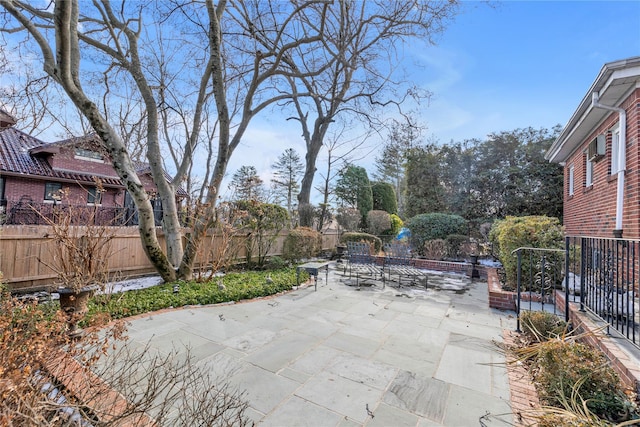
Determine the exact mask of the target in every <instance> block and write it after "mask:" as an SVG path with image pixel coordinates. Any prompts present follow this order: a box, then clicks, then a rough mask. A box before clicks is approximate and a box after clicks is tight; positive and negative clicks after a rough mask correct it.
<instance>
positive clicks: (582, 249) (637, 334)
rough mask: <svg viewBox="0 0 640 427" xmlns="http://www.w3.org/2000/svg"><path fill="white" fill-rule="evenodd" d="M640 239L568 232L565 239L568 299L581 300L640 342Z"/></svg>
mask: <svg viewBox="0 0 640 427" xmlns="http://www.w3.org/2000/svg"><path fill="white" fill-rule="evenodd" d="M638 245H639V242H637V241H633V240H624V239H606V238H594V237H577V236H571V237H567V239H566V247H567V251H566V252H567V253H566V258H567V261H566V264H567V267H566V270H567V272H568V273H567V275H566V280H565V287H566V288H567V289H568V292H567V300H570V301H573V302H577V303H579V304H580V310H582V311H590V312H592V313H594V314H595V315H597V316H598V317H600V318H601V319H602V320H604V321H605V322H606V323H607V333H611V330H610V328H613V329H615V330H616V331H617V332H618V333H620V334H621V335H622V336H624V337H626V338H627V339H629V340H630V341H631V342H633V343H634V344H635V345H637V346H639V345H640V326H639V323H640V322H639V317H638V316H639V314H640V313H639V312H638V311H639V310H638V278H639V275H638V272H639V266H640V265H639V264H638V262H639V260H638V249H639V246H638Z"/></svg>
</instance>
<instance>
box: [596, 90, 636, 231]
mask: <svg viewBox="0 0 640 427" xmlns="http://www.w3.org/2000/svg"><path fill="white" fill-rule="evenodd" d="M599 99H600V95H599V93H598V92H594V93H593V95H592V98H591V106H592V107H593V108H602V109H603V110H608V111H615V112H617V113H618V116H619V121H618V123H619V127H620V139H619V141H618V171H617V175H618V188H617V194H616V228H615V230H613V236H614V237H615V238H617V239H621V238H622V231H623V230H622V214H623V208H624V176H625V171H626V170H627V161H626V157H627V156H626V154H627V112H626V111H625V110H624V108H617V107H611V106H609V105H604V104H600V102H599Z"/></svg>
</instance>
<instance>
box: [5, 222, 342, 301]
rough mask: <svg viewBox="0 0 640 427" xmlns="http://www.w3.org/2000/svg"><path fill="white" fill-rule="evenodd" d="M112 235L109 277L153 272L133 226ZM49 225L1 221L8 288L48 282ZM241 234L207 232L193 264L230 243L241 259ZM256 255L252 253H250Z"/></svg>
mask: <svg viewBox="0 0 640 427" xmlns="http://www.w3.org/2000/svg"><path fill="white" fill-rule="evenodd" d="M113 233H114V235H115V237H114V238H113V240H112V243H111V253H112V255H111V257H110V259H109V269H110V273H111V275H112V277H117V278H122V279H125V278H129V277H135V276H140V275H145V274H153V273H154V272H155V270H154V268H153V266H152V265H151V263H150V262H149V260H148V259H147V256H146V255H145V253H144V249H143V247H142V244H141V242H140V235H139V234H138V228H137V227H114V228H113ZM50 235H51V229H50V227H48V226H42V225H33V226H29V225H5V226H2V227H0V271H1V272H2V275H3V282H4V283H6V284H7V285H8V287H9V289H11V290H18V291H28V290H34V289H43V288H46V287H47V286H50V285H51V284H52V283H53V281H54V279H55V277H56V273H55V271H53V270H52V269H51V267H49V266H52V265H55V264H54V262H53V259H52V257H53V254H54V251H53V247H52V245H53V244H54V243H53V240H52V238H51V237H50ZM286 236H287V232H286V231H283V232H282V233H280V234H279V235H278V237H277V238H276V239H275V241H274V242H273V245H272V246H271V248H270V250H269V252H268V255H269V256H276V255H281V254H282V248H283V244H284V240H285V238H286ZM158 237H159V240H160V243H161V244H162V245H164V235H163V233H162V232H161V231H159V233H158ZM338 237H339V235H338V233H337V232H327V233H323V235H322V249H323V250H332V249H334V248H335V247H336V245H337V243H338ZM245 238H246V236H244V235H235V236H233V237H232V238H231V240H229V239H225V237H224V236H222V235H215V234H212V235H208V236H207V237H206V238H205V239H204V241H203V244H202V246H201V248H200V251H199V253H198V257H197V258H196V267H203V268H206V267H207V266H209V265H211V259H212V257H215V256H219V254H221V253H225V249H227V248H230V247H233V248H235V249H236V250H231V251H226V253H225V256H227V257H229V256H233V257H234V259H237V260H239V261H242V260H244V259H245V258H246V255H247V254H246V248H245V244H244V239H245ZM253 256H254V257H255V256H256V253H254V254H253Z"/></svg>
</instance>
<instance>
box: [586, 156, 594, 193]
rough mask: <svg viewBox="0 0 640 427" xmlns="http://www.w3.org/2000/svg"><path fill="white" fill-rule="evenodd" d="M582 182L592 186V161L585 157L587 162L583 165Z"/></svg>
mask: <svg viewBox="0 0 640 427" xmlns="http://www.w3.org/2000/svg"><path fill="white" fill-rule="evenodd" d="M584 183H585V186H587V187H591V186H593V162H592V161H591V160H589V159H587V164H586V165H585V178H584Z"/></svg>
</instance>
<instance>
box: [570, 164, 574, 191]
mask: <svg viewBox="0 0 640 427" xmlns="http://www.w3.org/2000/svg"><path fill="white" fill-rule="evenodd" d="M574 177H575V168H574V167H573V165H571V166H569V195H570V196H573V193H574V190H575V187H574Z"/></svg>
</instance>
